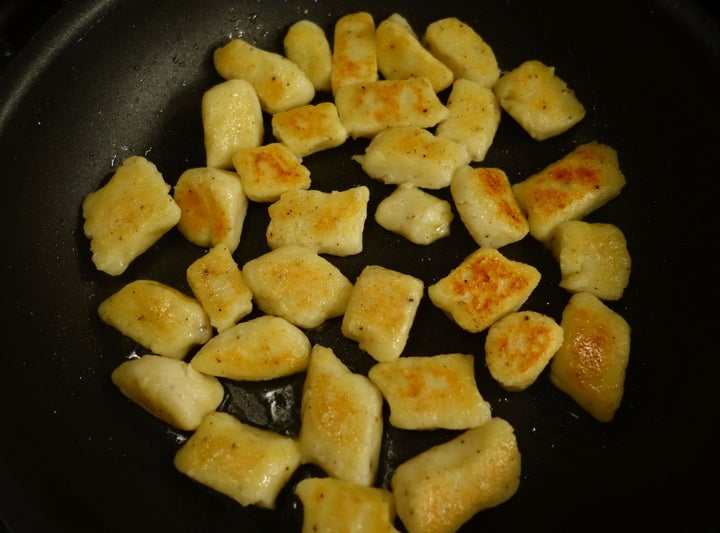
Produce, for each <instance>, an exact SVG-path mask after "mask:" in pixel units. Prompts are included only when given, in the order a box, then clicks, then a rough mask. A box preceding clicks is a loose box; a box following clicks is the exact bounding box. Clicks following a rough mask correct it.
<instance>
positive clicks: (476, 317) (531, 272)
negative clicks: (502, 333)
mask: <svg viewBox="0 0 720 533" xmlns="http://www.w3.org/2000/svg"><path fill="white" fill-rule="evenodd" d="M538 283H540V272H539V271H538V270H537V269H536V268H535V267H534V266H532V265H528V264H526V263H522V262H520V261H513V260H511V259H508V258H507V257H505V256H504V255H502V254H501V253H500V252H498V251H497V250H496V249H494V248H488V247H486V246H483V247H480V248H478V249H477V250H476V251H474V252H473V253H471V254H470V255H469V256H467V257H466V258H465V259H464V260H463V261H462V262H461V263H460V264H459V265H458V266H457V267H455V268H454V269H453V270H452V271H451V272H450V273H449V274H448V275H447V276H445V277H444V278H442V279H440V280H439V281H437V282H436V283H434V284H433V285H430V287H428V296H430V300H432V303H433V304H435V305H436V306H437V307H438V308H440V309H442V310H443V311H445V313H447V314H448V315H449V316H450V317H451V319H452V320H454V321H455V323H456V324H457V325H458V326H460V327H461V328H463V329H464V330H466V331H469V332H471V333H479V332H480V331H483V330H485V329H487V328H489V327H490V326H491V325H492V324H493V323H494V322H495V321H496V320H498V319H500V318H502V317H504V316H505V315H507V314H509V313H512V312H513V311H517V310H518V309H519V308H520V306H521V305H522V304H523V303H525V300H527V299H528V297H529V296H530V294H531V293H532V291H534V290H535V287H537V285H538Z"/></svg>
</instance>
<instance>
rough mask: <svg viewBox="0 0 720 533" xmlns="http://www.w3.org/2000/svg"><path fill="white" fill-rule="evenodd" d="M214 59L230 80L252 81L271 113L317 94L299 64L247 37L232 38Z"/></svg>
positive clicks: (266, 108) (307, 100) (259, 96)
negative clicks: (257, 45)
mask: <svg viewBox="0 0 720 533" xmlns="http://www.w3.org/2000/svg"><path fill="white" fill-rule="evenodd" d="M213 61H214V64H215V69H216V70H217V72H218V74H220V76H222V77H223V78H225V79H226V80H231V79H241V80H245V81H247V82H249V83H250V85H252V86H253V88H254V89H255V92H256V93H257V98H258V100H259V101H260V106H261V107H262V109H263V111H266V112H267V113H270V114H273V113H277V112H278V111H285V110H286V109H291V108H293V107H297V106H299V105H305V104H307V103H309V102H310V101H311V100H312V99H313V98H314V97H315V87H313V84H312V82H311V81H310V79H309V78H308V77H307V76H306V75H305V73H304V72H303V71H302V69H301V68H300V67H299V66H298V65H296V64H295V63H293V62H292V61H290V60H289V59H288V58H286V57H285V56H283V55H280V54H276V53H275V52H270V51H268V50H262V49H261V48H257V47H256V46H253V45H252V44H250V43H249V42H247V41H245V40H243V39H239V38H235V39H231V40H230V41H229V42H228V43H227V44H225V45H224V46H221V47H220V48H217V49H216V50H215V52H214V53H213Z"/></svg>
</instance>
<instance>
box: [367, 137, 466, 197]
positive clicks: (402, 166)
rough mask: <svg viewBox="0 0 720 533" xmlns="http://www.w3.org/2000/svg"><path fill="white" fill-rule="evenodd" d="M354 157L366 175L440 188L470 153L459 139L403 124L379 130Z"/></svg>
mask: <svg viewBox="0 0 720 533" xmlns="http://www.w3.org/2000/svg"><path fill="white" fill-rule="evenodd" d="M353 159H354V160H355V161H357V162H358V163H360V165H361V166H362V169H363V170H364V171H365V173H366V174H367V175H368V176H370V177H371V178H373V179H376V180H380V181H382V182H384V183H388V184H400V183H412V184H413V185H416V186H417V187H423V188H426V189H442V188H443V187H447V186H448V185H450V182H451V181H452V177H453V174H454V173H455V171H456V170H457V169H458V168H460V167H461V166H463V165H466V164H468V163H469V162H470V155H469V154H468V152H467V149H466V148H465V146H464V145H462V144H460V143H457V142H455V141H451V140H450V139H443V138H441V137H436V136H435V135H433V134H432V133H431V132H430V131H428V130H426V129H424V128H418V127H413V126H404V127H397V128H389V129H386V130H384V131H381V132H380V133H378V134H377V135H375V137H373V139H372V140H371V141H370V144H369V145H368V146H367V148H366V149H365V154H364V155H355V156H353Z"/></svg>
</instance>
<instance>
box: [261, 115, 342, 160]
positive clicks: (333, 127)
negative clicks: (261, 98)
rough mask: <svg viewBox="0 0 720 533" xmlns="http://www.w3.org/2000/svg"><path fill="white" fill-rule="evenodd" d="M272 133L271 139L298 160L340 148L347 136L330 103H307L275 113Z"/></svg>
mask: <svg viewBox="0 0 720 533" xmlns="http://www.w3.org/2000/svg"><path fill="white" fill-rule="evenodd" d="M272 131H273V135H274V136H275V138H276V139H277V140H278V141H280V142H282V143H283V144H284V145H286V146H287V147H288V148H290V150H292V151H293V152H294V153H295V155H297V156H298V157H305V156H306V155H310V154H314V153H315V152H319V151H321V150H327V149H328V148H334V147H336V146H340V145H341V144H342V143H344V142H345V140H346V139H347V136H348V134H347V130H345V126H343V125H342V122H340V117H339V116H338V112H337V108H336V107H335V104H334V103H332V102H320V103H318V104H315V105H311V104H308V105H304V106H299V107H294V108H292V109H288V110H287V111H281V112H280V113H275V115H273V118H272Z"/></svg>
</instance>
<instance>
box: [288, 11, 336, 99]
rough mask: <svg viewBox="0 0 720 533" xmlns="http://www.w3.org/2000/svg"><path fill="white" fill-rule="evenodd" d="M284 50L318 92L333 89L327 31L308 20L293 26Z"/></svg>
mask: <svg viewBox="0 0 720 533" xmlns="http://www.w3.org/2000/svg"><path fill="white" fill-rule="evenodd" d="M283 48H284V50H285V57H287V58H288V59H289V60H290V61H292V62H293V63H295V64H296V65H297V66H298V67H300V69H301V70H302V71H303V72H304V73H305V75H306V76H307V77H308V79H309V80H310V82H311V83H312V84H313V87H314V88H315V91H316V92H317V91H329V90H330V89H331V86H330V73H331V72H332V51H331V50H330V42H329V41H328V39H327V36H326V35H325V30H323V29H322V28H321V27H320V26H319V25H318V24H316V23H315V22H312V21H311V20H307V19H303V20H298V21H297V22H295V23H294V24H292V25H291V26H290V27H289V28H288V31H287V33H286V34H285V39H283Z"/></svg>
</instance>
